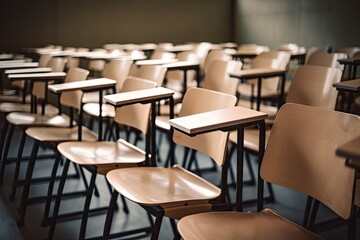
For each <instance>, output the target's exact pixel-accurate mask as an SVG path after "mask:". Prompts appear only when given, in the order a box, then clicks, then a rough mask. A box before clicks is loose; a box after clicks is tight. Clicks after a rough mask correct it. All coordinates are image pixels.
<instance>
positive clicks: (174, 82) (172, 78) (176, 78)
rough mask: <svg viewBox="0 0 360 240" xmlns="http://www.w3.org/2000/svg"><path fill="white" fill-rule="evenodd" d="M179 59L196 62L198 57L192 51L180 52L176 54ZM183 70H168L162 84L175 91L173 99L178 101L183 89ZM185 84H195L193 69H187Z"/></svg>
mask: <svg viewBox="0 0 360 240" xmlns="http://www.w3.org/2000/svg"><path fill="white" fill-rule="evenodd" d="M176 59H178V60H179V61H191V62H198V57H197V56H196V54H195V53H194V52H192V51H185V52H180V53H178V54H177V55H176ZM183 79H184V72H183V71H181V70H176V71H168V72H167V73H166V76H165V81H164V85H165V87H167V88H170V89H173V90H175V91H176V92H177V94H176V95H175V99H176V100H178V101H180V99H181V98H182V94H181V93H182V91H183ZM186 79H187V86H189V87H191V86H196V79H195V71H187V76H186Z"/></svg>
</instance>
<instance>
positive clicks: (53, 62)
mask: <svg viewBox="0 0 360 240" xmlns="http://www.w3.org/2000/svg"><path fill="white" fill-rule="evenodd" d="M43 61H45V60H43ZM65 63H66V59H63V58H52V59H49V65H48V66H49V67H51V68H52V69H53V71H54V72H61V71H62V70H63V69H64V67H65ZM21 81H23V80H21ZM31 91H32V97H33V98H35V99H36V100H35V101H34V104H35V105H36V108H35V109H36V110H35V113H41V115H45V114H47V117H49V116H52V117H53V116H54V115H57V114H58V108H57V107H56V106H54V105H52V104H47V102H48V101H47V84H46V83H45V82H35V83H34V84H33V87H32V89H31ZM21 98H22V99H23V100H24V98H23V96H21ZM37 100H39V101H41V105H40V106H38V104H37V102H38V101H37ZM31 109H32V106H31V104H30V103H25V102H3V103H1V104H0V112H1V115H3V116H4V124H3V126H2V128H1V134H0V135H1V136H0V147H1V149H0V161H1V170H0V182H2V178H3V171H4V166H5V163H6V160H4V159H6V157H7V152H8V150H9V147H10V144H11V139H12V134H13V131H14V125H13V124H12V123H11V122H10V121H9V118H8V115H9V114H11V113H13V114H12V115H11V116H17V117H15V119H17V120H19V118H18V116H20V118H22V117H21V116H26V117H23V119H28V117H29V116H30V117H33V116H35V115H33V114H32V113H30V112H31ZM38 117H39V118H47V117H40V114H38ZM17 120H15V122H17ZM32 121H34V120H33V119H31V120H30V121H26V122H27V123H29V124H31V123H32ZM20 122H21V120H20ZM20 125H21V124H20ZM5 140H7V142H5ZM4 145H5V146H4Z"/></svg>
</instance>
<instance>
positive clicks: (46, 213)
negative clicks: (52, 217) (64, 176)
mask: <svg viewBox="0 0 360 240" xmlns="http://www.w3.org/2000/svg"><path fill="white" fill-rule="evenodd" d="M56 153H57V154H56V158H55V162H54V165H53V168H52V171H51V177H50V181H49V186H48V191H47V197H46V202H45V208H44V215H43V219H42V222H41V226H48V225H49V224H50V221H49V213H50V205H51V200H52V196H53V190H54V183H55V179H56V172H57V169H58V167H59V163H60V159H61V156H60V153H59V152H58V151H56Z"/></svg>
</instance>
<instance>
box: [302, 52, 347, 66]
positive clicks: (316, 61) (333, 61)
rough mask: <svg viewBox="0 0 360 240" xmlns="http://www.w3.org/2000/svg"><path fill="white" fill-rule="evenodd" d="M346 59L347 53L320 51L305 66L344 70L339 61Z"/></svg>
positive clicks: (311, 56) (310, 57) (312, 55)
mask: <svg viewBox="0 0 360 240" xmlns="http://www.w3.org/2000/svg"><path fill="white" fill-rule="evenodd" d="M344 58H347V55H346V54H345V53H328V52H321V51H319V52H314V53H313V54H311V55H310V56H309V58H308V59H307V62H305V64H306V65H316V66H323V67H332V68H336V67H337V68H339V69H343V66H342V65H340V64H339V63H338V60H339V59H344Z"/></svg>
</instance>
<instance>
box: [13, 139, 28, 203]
mask: <svg viewBox="0 0 360 240" xmlns="http://www.w3.org/2000/svg"><path fill="white" fill-rule="evenodd" d="M25 142H26V134H25V132H22V136H21V140H20V146H19V150H18V154H17V158H16V163H15V172H14V177H13V184H12V187H11V193H10V195H9V199H10V201H14V200H15V195H16V188H17V184H18V180H19V173H20V166H21V157H22V155H23V151H24V147H25Z"/></svg>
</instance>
